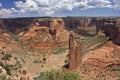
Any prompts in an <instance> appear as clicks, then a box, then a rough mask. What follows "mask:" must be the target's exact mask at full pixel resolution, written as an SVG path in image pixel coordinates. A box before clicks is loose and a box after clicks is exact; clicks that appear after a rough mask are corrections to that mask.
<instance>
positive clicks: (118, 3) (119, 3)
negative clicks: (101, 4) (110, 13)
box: [113, 0, 120, 9]
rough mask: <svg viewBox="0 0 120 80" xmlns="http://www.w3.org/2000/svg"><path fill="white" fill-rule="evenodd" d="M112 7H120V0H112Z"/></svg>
mask: <svg viewBox="0 0 120 80" xmlns="http://www.w3.org/2000/svg"><path fill="white" fill-rule="evenodd" d="M113 8H115V9H120V0H113Z"/></svg>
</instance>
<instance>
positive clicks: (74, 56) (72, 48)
mask: <svg viewBox="0 0 120 80" xmlns="http://www.w3.org/2000/svg"><path fill="white" fill-rule="evenodd" d="M81 53H82V48H81V43H80V42H77V45H76V44H75V36H74V33H73V32H70V36H69V69H71V70H72V69H75V68H77V67H79V66H80V65H81Z"/></svg>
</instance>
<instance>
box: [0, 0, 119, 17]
mask: <svg viewBox="0 0 120 80" xmlns="http://www.w3.org/2000/svg"><path fill="white" fill-rule="evenodd" d="M31 16H32V17H34V16H35V17H37V16H39V17H40V16H59V17H62V16H120V0H0V18H7V17H31Z"/></svg>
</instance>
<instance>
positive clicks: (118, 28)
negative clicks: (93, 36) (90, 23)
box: [96, 19, 120, 45]
mask: <svg viewBox="0 0 120 80" xmlns="http://www.w3.org/2000/svg"><path fill="white" fill-rule="evenodd" d="M100 31H102V32H103V33H105V34H106V35H107V36H109V37H110V39H111V40H113V42H114V43H116V44H118V45H120V19H99V20H98V21H97V23H96V32H97V33H99V32H100Z"/></svg>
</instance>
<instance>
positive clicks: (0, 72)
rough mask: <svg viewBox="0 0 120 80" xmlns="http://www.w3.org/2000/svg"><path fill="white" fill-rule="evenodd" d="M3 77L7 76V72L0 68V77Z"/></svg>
mask: <svg viewBox="0 0 120 80" xmlns="http://www.w3.org/2000/svg"><path fill="white" fill-rule="evenodd" d="M1 76H7V72H6V70H5V69H4V68H3V67H2V66H0V77H1Z"/></svg>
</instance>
